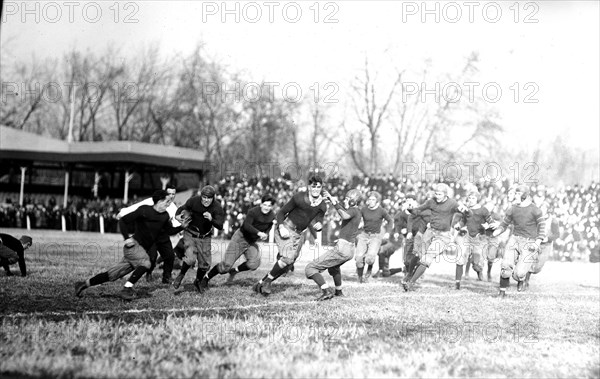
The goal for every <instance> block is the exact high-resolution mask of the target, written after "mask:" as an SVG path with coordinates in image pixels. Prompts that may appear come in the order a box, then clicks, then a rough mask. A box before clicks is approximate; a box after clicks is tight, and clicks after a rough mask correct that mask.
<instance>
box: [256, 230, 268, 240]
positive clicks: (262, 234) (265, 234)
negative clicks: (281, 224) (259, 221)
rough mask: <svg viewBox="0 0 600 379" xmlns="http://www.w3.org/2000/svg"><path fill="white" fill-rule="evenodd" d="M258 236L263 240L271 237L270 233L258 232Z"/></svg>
mask: <svg viewBox="0 0 600 379" xmlns="http://www.w3.org/2000/svg"><path fill="white" fill-rule="evenodd" d="M258 238H260V239H261V240H262V241H266V239H267V238H269V235H268V234H267V233H263V232H258Z"/></svg>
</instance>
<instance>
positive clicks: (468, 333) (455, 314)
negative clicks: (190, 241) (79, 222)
mask: <svg viewBox="0 0 600 379" xmlns="http://www.w3.org/2000/svg"><path fill="white" fill-rule="evenodd" d="M3 232H7V233H10V234H13V235H16V236H20V235H21V234H23V233H24V231H23V230H15V229H13V230H10V229H6V230H3ZM27 234H30V235H32V236H33V238H34V245H33V246H32V248H31V249H29V250H28V251H27V252H26V257H27V268H28V276H27V277H26V278H21V277H20V276H15V277H7V276H5V274H4V273H3V272H0V323H1V328H0V355H1V357H2V358H1V359H0V376H2V375H15V376H28V375H34V376H52V377H57V376H60V377H79V376H82V377H191V376H194V377H222V378H228V377H302V378H306V377H594V378H598V377H599V376H600V371H599V367H600V358H599V357H600V331H599V328H600V325H599V319H600V305H599V304H600V288H599V287H600V279H599V276H600V272H599V265H598V264H597V263H595V264H592V263H587V262H573V263H560V262H548V263H547V264H546V267H545V268H544V271H542V272H541V273H540V274H539V275H534V276H532V280H531V287H530V289H529V291H527V292H523V293H517V292H516V288H515V284H514V282H513V283H511V288H510V289H509V291H508V296H507V298H506V299H497V298H494V297H492V295H494V294H495V293H496V291H497V286H498V276H499V269H500V268H499V266H500V264H499V262H497V263H496V264H495V266H494V269H493V271H492V273H493V278H494V280H493V281H492V282H491V283H489V282H487V281H484V282H479V281H476V280H474V278H473V277H474V273H473V272H471V279H469V280H463V286H462V289H461V290H460V291H457V290H455V289H454V264H453V263H451V262H449V260H451V259H450V258H448V259H442V260H441V262H439V263H436V264H434V265H433V266H432V268H431V269H429V270H428V271H427V272H426V273H425V275H424V276H423V278H422V279H421V280H420V281H419V284H418V286H417V290H416V291H414V292H409V293H406V292H404V291H403V289H402V287H401V286H400V279H401V277H402V274H399V275H396V276H393V277H391V278H386V279H371V281H370V282H369V283H366V284H359V283H358V282H357V280H356V276H355V274H354V272H355V265H354V261H350V262H348V263H346V264H345V265H344V266H343V267H342V273H343V277H344V292H345V294H346V296H345V297H343V298H335V299H333V300H330V301H326V302H316V301H314V299H315V298H316V297H317V296H318V295H319V293H320V290H319V289H318V288H317V287H316V285H315V284H314V283H313V282H312V280H308V279H306V278H305V276H304V266H305V265H306V263H307V262H309V261H310V260H312V259H313V258H315V256H316V254H317V253H318V251H317V250H315V249H310V248H308V247H306V248H305V249H304V250H303V254H302V256H301V258H300V259H299V261H298V262H297V264H296V270H295V272H294V273H293V274H292V275H288V276H286V277H284V278H280V279H279V280H277V281H276V282H274V285H273V294H272V295H271V296H269V297H268V298H266V297H264V296H262V295H258V294H255V293H253V292H252V290H251V286H252V284H253V283H254V282H255V281H256V280H258V279H259V278H260V277H262V276H263V275H264V274H265V273H266V272H267V271H268V270H269V268H270V267H272V265H273V262H274V257H275V254H276V251H275V250H274V247H270V246H268V245H264V246H263V249H262V264H261V267H260V268H259V269H258V270H257V271H256V272H252V273H241V274H239V275H238V276H237V278H236V281H235V282H234V283H233V284H232V285H225V280H226V278H227V276H218V277H216V278H214V279H213V280H212V281H211V287H210V289H209V291H207V292H206V293H205V294H203V295H199V294H198V293H196V292H195V291H194V287H193V285H192V281H193V278H194V276H195V270H190V272H188V274H187V276H186V279H185V281H184V284H183V285H182V290H181V289H180V291H174V290H173V289H172V288H170V287H167V286H164V285H162V284H160V273H161V271H162V270H160V269H157V270H156V271H155V273H154V277H155V278H156V279H155V281H154V282H150V283H148V282H147V281H146V280H145V278H142V279H141V280H140V281H139V282H138V284H137V285H136V291H137V294H138V296H139V298H137V299H136V300H134V301H131V302H126V301H123V300H121V299H120V298H119V297H118V296H117V294H118V292H119V290H120V288H121V287H122V285H123V283H124V280H118V281H116V282H114V283H107V284H104V285H101V286H98V287H93V288H89V289H87V290H86V291H85V292H84V295H83V297H82V298H77V297H75V296H74V290H73V283H74V282H75V281H78V280H85V279H87V278H89V277H91V276H93V275H95V274H97V273H99V272H102V271H104V270H105V269H106V268H108V267H109V266H111V265H112V264H114V263H116V262H118V261H119V260H120V259H121V257H122V252H121V243H122V238H121V236H120V235H112V234H106V235H100V234H95V233H75V232H68V233H61V232H58V231H37V230H33V231H30V232H27ZM226 245H227V241H220V240H218V241H215V250H221V251H224V250H222V249H223V247H225V246H226ZM219 257H220V253H219V251H216V252H215V253H214V254H213V264H214V263H216V262H217V261H218V260H219ZM400 261H401V257H400V253H397V254H395V255H394V256H393V257H392V264H391V266H392V267H397V266H399V265H400ZM375 267H377V264H376V265H375ZM12 271H13V272H14V273H15V274H16V275H18V271H19V270H18V267H16V266H12ZM177 272H178V270H175V271H174V273H175V274H177ZM324 277H325V278H326V280H327V281H328V283H329V284H330V285H331V284H332V280H331V277H329V276H328V275H327V273H325V274H324Z"/></svg>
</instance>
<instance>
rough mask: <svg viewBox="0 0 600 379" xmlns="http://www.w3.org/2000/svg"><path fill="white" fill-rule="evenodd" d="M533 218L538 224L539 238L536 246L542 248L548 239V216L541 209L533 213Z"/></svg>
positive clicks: (536, 240)
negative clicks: (543, 242) (544, 241)
mask: <svg viewBox="0 0 600 379" xmlns="http://www.w3.org/2000/svg"><path fill="white" fill-rule="evenodd" d="M533 216H534V217H535V222H536V223H537V237H536V238H535V244H536V245H537V246H538V247H540V245H541V244H542V241H543V240H544V239H546V216H545V215H544V214H543V213H542V211H541V210H539V209H536V210H535V211H534V212H533Z"/></svg>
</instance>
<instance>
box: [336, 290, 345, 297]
mask: <svg viewBox="0 0 600 379" xmlns="http://www.w3.org/2000/svg"><path fill="white" fill-rule="evenodd" d="M335 296H339V297H346V295H344V293H343V292H342V290H335Z"/></svg>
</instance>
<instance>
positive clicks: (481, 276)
mask: <svg viewBox="0 0 600 379" xmlns="http://www.w3.org/2000/svg"><path fill="white" fill-rule="evenodd" d="M477 280H478V281H480V282H481V281H483V272H481V271H479V272H478V273H477Z"/></svg>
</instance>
